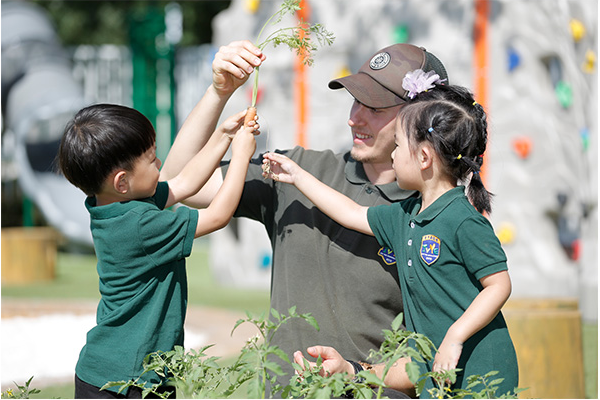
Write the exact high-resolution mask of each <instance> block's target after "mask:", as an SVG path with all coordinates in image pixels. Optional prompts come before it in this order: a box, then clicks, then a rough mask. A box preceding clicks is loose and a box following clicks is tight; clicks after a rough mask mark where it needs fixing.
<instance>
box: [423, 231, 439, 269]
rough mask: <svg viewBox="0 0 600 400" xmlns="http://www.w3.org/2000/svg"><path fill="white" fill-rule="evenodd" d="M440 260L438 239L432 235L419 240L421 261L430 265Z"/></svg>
mask: <svg viewBox="0 0 600 400" xmlns="http://www.w3.org/2000/svg"><path fill="white" fill-rule="evenodd" d="M438 258H440V239H438V238H437V237H436V236H433V235H424V236H423V238H421V259H423V261H425V263H426V264H427V265H431V264H433V263H434V262H436V261H437V260H438Z"/></svg>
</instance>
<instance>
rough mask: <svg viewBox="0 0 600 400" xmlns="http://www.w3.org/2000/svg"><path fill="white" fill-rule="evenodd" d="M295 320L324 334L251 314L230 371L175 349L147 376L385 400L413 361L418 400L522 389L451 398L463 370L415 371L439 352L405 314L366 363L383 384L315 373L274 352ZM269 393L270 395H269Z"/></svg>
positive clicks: (23, 391)
mask: <svg viewBox="0 0 600 400" xmlns="http://www.w3.org/2000/svg"><path fill="white" fill-rule="evenodd" d="M292 319H301V320H304V321H306V322H307V323H308V324H310V325H311V326H312V327H314V328H315V329H317V330H318V329H319V325H318V323H317V321H316V320H315V319H314V318H313V317H312V316H311V315H310V314H299V313H298V312H297V311H296V308H295V307H292V308H291V309H289V310H288V315H284V314H281V313H279V312H277V311H276V310H271V313H270V318H267V317H266V316H265V313H263V314H261V315H260V316H259V317H254V316H252V315H251V314H250V313H246V318H244V319H240V320H238V321H237V322H236V324H235V326H234V327H233V330H232V333H233V332H234V331H235V330H236V329H237V328H238V327H239V326H240V325H241V324H244V323H249V324H252V325H254V326H255V327H256V328H257V330H258V333H257V334H256V335H255V336H253V337H251V338H249V339H248V340H247V341H246V344H245V345H244V347H243V348H242V350H241V352H240V355H239V356H238V357H237V358H236V359H235V360H234V361H233V362H231V363H229V364H228V365H220V364H219V362H220V358H219V357H214V356H208V355H207V354H206V351H207V350H208V349H209V348H211V347H212V345H209V346H205V347H203V348H201V349H200V350H198V351H196V350H189V351H187V352H186V351H185V349H184V348H183V347H180V346H178V347H176V348H175V349H173V350H172V351H167V352H155V353H152V354H149V355H148V356H147V357H146V358H145V360H144V371H143V373H142V374H141V376H144V375H145V374H146V373H148V372H151V371H153V372H155V373H156V374H158V375H159V376H161V377H163V378H164V379H165V381H166V386H167V387H169V386H171V387H173V388H174V389H175V388H176V389H177V394H178V397H183V398H213V399H215V398H231V397H234V396H235V395H236V394H237V393H238V391H239V390H242V389H243V387H244V386H245V387H246V390H247V397H248V398H265V397H267V396H270V397H282V398H309V399H311V398H340V397H348V396H351V397H352V398H356V399H368V398H373V397H376V398H378V399H379V398H382V397H383V388H384V387H385V384H384V381H385V378H386V376H387V374H388V373H389V371H390V369H391V368H392V367H393V366H394V364H395V363H397V362H398V361H399V360H400V359H401V358H408V357H410V359H411V361H412V362H409V363H407V364H406V373H407V374H408V377H409V379H410V380H411V382H413V383H414V384H415V387H416V390H417V395H420V394H422V392H423V389H424V385H425V381H426V380H427V379H433V380H434V382H436V385H435V387H434V388H431V389H428V390H427V392H428V394H429V396H430V397H432V398H439V399H443V398H450V399H462V398H476V399H483V398H506V399H515V398H517V396H518V394H519V393H520V392H522V391H523V390H525V389H519V388H515V390H514V392H511V393H505V394H502V395H498V394H497V391H498V387H499V384H500V383H501V382H502V381H503V379H502V378H494V376H495V375H497V374H498V372H497V371H491V372H489V373H487V374H485V375H472V376H469V377H468V378H467V387H466V388H465V389H454V390H452V384H453V383H455V382H456V372H457V371H459V370H458V369H455V370H451V371H441V372H426V373H423V374H421V373H420V370H419V366H418V365H417V364H418V363H423V362H426V361H427V360H431V359H432V358H433V356H434V354H435V352H436V348H435V346H434V345H433V343H432V342H431V340H429V339H428V338H427V337H426V336H424V335H421V334H418V333H415V332H411V331H407V330H404V329H402V314H400V315H399V316H397V317H396V318H395V319H394V321H393V322H392V326H391V329H384V330H383V336H384V340H383V343H382V344H381V346H380V348H379V349H378V350H372V351H371V352H370V354H369V361H371V362H373V363H377V364H383V365H384V369H383V377H382V378H379V377H377V376H376V375H375V374H374V373H372V372H370V371H367V370H364V371H360V372H359V373H358V374H356V376H350V375H348V374H347V373H338V374H331V375H330V374H322V370H323V363H322V360H321V359H320V358H319V359H317V362H316V366H314V367H311V365H310V364H309V362H308V361H306V360H304V363H303V365H299V364H297V363H294V362H291V361H290V360H289V357H288V356H287V355H286V354H285V353H284V352H283V351H282V350H281V349H279V348H278V347H277V346H275V345H273V344H272V339H273V336H274V335H275V333H276V332H277V330H278V329H279V328H280V327H281V326H282V325H283V324H286V323H288V322H289V321H291V320H292ZM274 359H275V360H277V359H278V360H280V361H281V362H283V363H288V364H291V365H292V366H293V368H294V369H295V371H296V374H294V375H293V376H291V377H290V379H289V384H288V385H286V386H283V387H282V386H281V385H279V384H278V383H277V377H280V376H283V375H284V372H283V369H282V367H281V363H278V362H275V361H274ZM32 379H33V377H32V378H31V379H29V380H28V381H27V383H25V385H24V386H17V388H18V390H19V392H18V393H15V392H14V391H13V390H11V389H9V390H7V391H5V392H3V393H2V398H12V399H25V398H29V396H30V395H32V394H37V393H40V391H39V390H37V389H30V387H29V386H30V383H31V380H32ZM268 386H269V388H270V390H269V391H268V393H267V387H268ZM114 387H118V388H119V389H118V390H119V392H123V391H125V390H126V389H128V388H130V387H138V388H141V389H142V396H144V397H146V396H147V395H148V394H150V393H152V394H154V395H156V396H158V397H161V398H166V397H168V396H169V395H170V393H171V392H170V391H166V392H162V393H161V392H159V391H158V389H159V385H158V384H156V385H150V384H148V383H147V382H145V381H144V380H143V379H142V378H141V377H138V378H137V379H135V380H131V381H118V382H108V383H107V384H106V385H104V386H103V387H102V389H103V390H105V389H108V388H114Z"/></svg>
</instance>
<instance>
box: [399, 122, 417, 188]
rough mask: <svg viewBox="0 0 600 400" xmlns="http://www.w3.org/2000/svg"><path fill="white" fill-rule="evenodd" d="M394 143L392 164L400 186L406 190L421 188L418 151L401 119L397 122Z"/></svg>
mask: <svg viewBox="0 0 600 400" xmlns="http://www.w3.org/2000/svg"><path fill="white" fill-rule="evenodd" d="M394 143H395V145H396V147H395V149H394V151H393V152H392V166H393V168H394V173H395V174H396V182H397V183H398V186H399V187H401V188H402V189H406V190H419V187H418V183H419V181H420V180H419V177H420V171H421V168H420V166H419V163H418V160H417V157H416V151H415V150H414V149H412V148H411V146H410V143H409V142H408V137H407V136H406V132H405V131H404V127H403V126H402V124H401V123H400V121H398V122H397V123H396V132H395V135H394Z"/></svg>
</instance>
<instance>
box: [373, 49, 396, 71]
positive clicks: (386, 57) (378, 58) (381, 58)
mask: <svg viewBox="0 0 600 400" xmlns="http://www.w3.org/2000/svg"><path fill="white" fill-rule="evenodd" d="M390 60H391V57H390V53H385V52H384V53H379V54H376V55H375V56H373V58H371V62H369V66H370V67H371V69H375V70H377V69H382V68H385V67H386V66H387V65H388V64H389V63H390Z"/></svg>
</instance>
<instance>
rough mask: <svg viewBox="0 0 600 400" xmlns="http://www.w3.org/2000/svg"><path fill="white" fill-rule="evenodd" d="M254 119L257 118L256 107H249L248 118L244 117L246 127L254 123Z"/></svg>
mask: <svg viewBox="0 0 600 400" xmlns="http://www.w3.org/2000/svg"><path fill="white" fill-rule="evenodd" d="M254 117H256V107H248V111H246V116H245V117H244V126H248V123H249V122H250V121H252V122H254Z"/></svg>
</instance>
